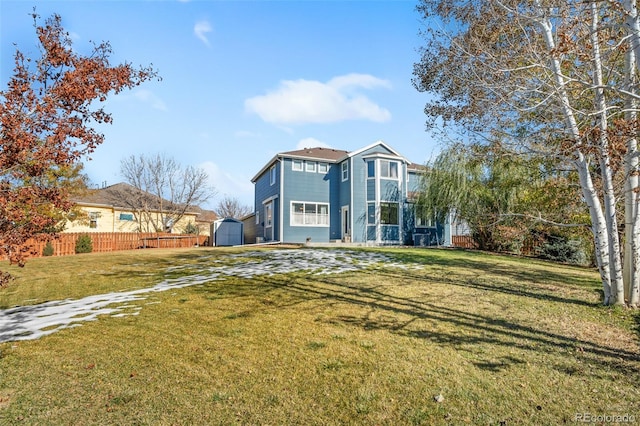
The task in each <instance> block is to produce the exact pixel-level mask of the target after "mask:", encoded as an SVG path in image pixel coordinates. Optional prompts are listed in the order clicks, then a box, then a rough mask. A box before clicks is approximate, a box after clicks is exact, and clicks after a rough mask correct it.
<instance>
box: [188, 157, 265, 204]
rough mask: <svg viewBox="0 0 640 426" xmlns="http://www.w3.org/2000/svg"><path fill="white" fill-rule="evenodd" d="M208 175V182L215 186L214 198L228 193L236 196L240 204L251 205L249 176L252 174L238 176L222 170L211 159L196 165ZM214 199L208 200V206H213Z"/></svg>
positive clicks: (251, 192)
mask: <svg viewBox="0 0 640 426" xmlns="http://www.w3.org/2000/svg"><path fill="white" fill-rule="evenodd" d="M198 168H201V169H203V170H204V171H205V172H207V174H208V175H209V184H210V185H212V186H213V187H215V189H216V191H217V196H216V198H220V197H223V196H224V195H229V196H231V197H234V198H237V199H238V201H240V203H241V204H247V205H250V206H252V207H253V184H252V183H251V178H252V177H253V176H238V175H234V174H232V173H230V172H228V171H226V170H223V169H222V168H220V166H218V165H217V164H216V163H214V162H212V161H205V162H204V163H202V164H199V165H198ZM215 204H216V200H209V208H213V207H214V206H215Z"/></svg>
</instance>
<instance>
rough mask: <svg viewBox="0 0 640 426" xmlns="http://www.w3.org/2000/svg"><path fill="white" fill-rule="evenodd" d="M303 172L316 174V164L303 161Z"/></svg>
mask: <svg viewBox="0 0 640 426" xmlns="http://www.w3.org/2000/svg"><path fill="white" fill-rule="evenodd" d="M304 165H305V170H306V171H308V172H313V173H315V172H316V162H315V161H305V162H304Z"/></svg>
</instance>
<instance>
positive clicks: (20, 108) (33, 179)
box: [0, 11, 159, 286]
mask: <svg viewBox="0 0 640 426" xmlns="http://www.w3.org/2000/svg"><path fill="white" fill-rule="evenodd" d="M32 16H33V20H34V28H35V30H36V34H37V37H38V42H39V44H38V46H39V51H40V55H39V58H37V59H32V58H28V57H26V56H25V55H24V54H23V53H22V52H20V50H16V53H15V56H14V58H15V68H14V74H13V76H12V77H11V79H10V80H9V82H8V83H7V88H6V90H3V91H0V257H4V258H6V257H8V258H9V261H10V262H11V263H17V264H18V265H20V266H23V265H24V260H25V257H26V254H27V253H28V252H29V251H30V248H29V247H27V246H25V243H26V241H27V240H28V239H29V238H31V237H37V236H39V235H42V234H45V235H46V234H52V233H55V232H57V231H59V229H58V228H59V224H60V217H61V213H64V212H68V211H69V210H71V209H72V207H73V204H72V202H71V201H70V200H69V190H68V189H69V185H68V182H67V179H68V177H69V170H70V169H72V168H73V167H75V166H77V165H78V164H79V163H80V161H81V159H82V157H83V156H85V155H87V154H90V153H91V152H93V151H94V150H95V148H96V147H97V146H98V145H100V144H101V143H102V142H103V141H104V135H102V134H100V133H98V132H97V131H96V130H95V129H94V128H93V127H92V126H95V125H97V124H101V123H111V121H112V118H111V115H110V114H109V113H107V112H105V111H104V109H103V108H95V107H92V105H93V104H94V103H95V102H96V101H98V102H104V101H105V100H106V99H107V96H109V95H110V94H117V93H119V92H121V91H122V90H124V89H130V88H132V87H135V86H137V85H139V84H141V83H142V82H144V81H147V80H149V79H153V78H158V79H159V77H158V74H157V72H156V71H155V70H154V69H153V68H152V67H151V66H149V67H141V68H135V67H133V66H132V65H131V64H130V63H124V64H120V65H115V66H112V65H111V64H110V62H109V56H110V55H111V53H112V51H111V46H110V44H109V43H108V42H102V43H100V44H96V45H94V47H93V51H92V53H91V54H90V55H89V56H83V55H80V54H78V53H77V52H75V51H74V50H73V49H72V42H71V38H70V37H69V34H68V33H67V32H65V30H64V29H63V27H62V25H61V18H60V16H59V15H53V16H52V17H51V18H49V19H47V20H45V22H44V24H43V25H39V20H40V17H39V16H38V15H37V14H36V13H35V11H34V13H33V15H32ZM10 278H11V277H10V275H9V274H7V273H6V272H1V271H0V286H3V285H6V284H7V283H8V282H9V280H10Z"/></svg>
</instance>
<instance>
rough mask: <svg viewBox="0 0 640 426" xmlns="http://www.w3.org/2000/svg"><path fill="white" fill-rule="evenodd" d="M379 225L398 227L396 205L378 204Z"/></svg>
mask: <svg viewBox="0 0 640 426" xmlns="http://www.w3.org/2000/svg"><path fill="white" fill-rule="evenodd" d="M380 223H381V224H383V225H398V203H380Z"/></svg>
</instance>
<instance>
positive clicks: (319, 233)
mask: <svg viewBox="0 0 640 426" xmlns="http://www.w3.org/2000/svg"><path fill="white" fill-rule="evenodd" d="M308 162H313V161H308ZM316 163H317V162H316ZM281 164H282V166H283V173H284V181H285V182H287V186H286V190H285V193H284V195H283V197H281V199H282V202H283V210H282V214H283V217H282V219H283V222H282V223H283V225H282V226H283V230H284V235H285V237H284V242H288V243H304V242H306V241H307V239H309V240H310V241H315V242H329V239H330V231H331V227H330V226H312V225H292V220H291V205H292V203H294V202H310V203H323V204H329V224H331V222H332V219H333V220H335V218H332V217H331V210H332V209H331V200H330V198H329V196H330V192H331V191H330V189H331V176H332V174H331V171H329V172H324V173H319V172H318V167H317V164H316V167H315V170H316V171H315V172H311V171H306V164H305V167H303V171H295V170H293V168H292V160H291V159H290V158H285V159H283V160H282V162H281Z"/></svg>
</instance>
